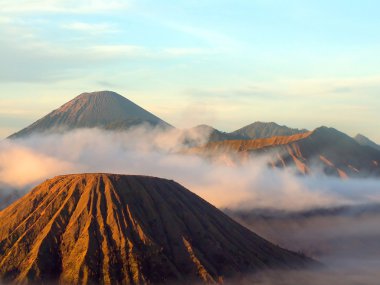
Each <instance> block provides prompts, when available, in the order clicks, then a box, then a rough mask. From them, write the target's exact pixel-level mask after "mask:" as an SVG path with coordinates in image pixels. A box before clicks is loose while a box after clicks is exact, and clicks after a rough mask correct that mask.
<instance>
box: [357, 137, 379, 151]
mask: <svg viewBox="0 0 380 285" xmlns="http://www.w3.org/2000/svg"><path fill="white" fill-rule="evenodd" d="M354 140H355V141H356V142H357V143H359V144H361V145H366V146H370V147H372V148H374V149H377V150H380V145H378V144H377V143H375V142H374V141H372V140H370V139H369V138H367V137H366V136H363V135H362V134H357V135H356V136H355V137H354Z"/></svg>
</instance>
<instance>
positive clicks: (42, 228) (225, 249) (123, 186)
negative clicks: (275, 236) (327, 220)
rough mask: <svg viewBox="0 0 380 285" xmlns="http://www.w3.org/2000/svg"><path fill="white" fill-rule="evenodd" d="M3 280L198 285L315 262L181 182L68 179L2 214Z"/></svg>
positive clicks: (142, 178)
mask: <svg viewBox="0 0 380 285" xmlns="http://www.w3.org/2000/svg"><path fill="white" fill-rule="evenodd" d="M0 225H1V227H0V277H1V278H2V279H3V280H5V281H16V282H25V281H29V282H32V283H33V282H36V283H37V284H41V282H47V281H59V282H60V283H62V284H163V283H166V282H169V281H170V280H175V281H178V282H180V283H179V284H188V283H190V282H192V281H200V282H204V283H216V282H220V281H221V280H223V279H224V278H228V277H231V276H236V275H239V274H241V273H245V272H252V271H257V270H262V269H269V268H283V269H287V268H298V267H302V266H305V265H308V264H310V263H313V262H312V261H311V260H310V259H308V258H306V257H304V256H302V255H299V254H296V253H293V252H291V251H288V250H285V249H283V248H280V247H278V246H275V245H273V244H271V243H270V242H268V241H266V240H264V239H263V238H261V237H259V236H258V235H256V234H254V233H253V232H251V231H249V230H248V229H246V228H245V227H243V226H241V225H240V224H238V223H237V222H235V221H234V220H232V219H231V218H229V217H228V216H226V215H225V214H224V213H222V212H221V211H220V210H218V209H216V208H215V207H214V206H212V205H210V204H209V203H207V202H206V201H204V200H202V199H201V198H199V197H198V196H196V195H195V194H193V193H192V192H190V191H188V190H187V189H185V188H184V187H182V186H181V185H179V184H178V183H176V182H174V181H172V180H166V179H160V178H154V177H146V176H127V175H114V174H76V175H64V176H58V177H55V178H53V179H50V180H47V181H45V182H44V183H42V184H40V185H39V186H37V187H36V188H34V189H33V190H32V191H31V192H30V193H29V194H27V195H26V196H25V197H23V198H21V199H20V200H18V201H17V202H15V203H14V204H13V205H11V206H9V207H8V208H6V209H5V210H3V211H1V212H0Z"/></svg>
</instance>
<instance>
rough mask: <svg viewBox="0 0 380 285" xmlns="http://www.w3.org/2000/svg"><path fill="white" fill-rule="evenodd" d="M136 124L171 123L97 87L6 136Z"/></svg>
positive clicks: (157, 124) (155, 124)
mask: <svg viewBox="0 0 380 285" xmlns="http://www.w3.org/2000/svg"><path fill="white" fill-rule="evenodd" d="M140 124H148V125H151V126H154V127H156V126H158V127H162V128H170V127H171V126H170V125H169V124H168V123H166V122H165V121H163V120H161V119H160V118H158V117H157V116H155V115H153V114H152V113H150V112H148V111H146V110H144V109H143V108H141V107H140V106H138V105H136V104H135V103H133V102H131V101H130V100H128V99H126V98H125V97H123V96H121V95H119V94H117V93H115V92H111V91H99V92H92V93H82V94H80V95H79V96H77V97H75V98H74V99H73V100H71V101H69V102H67V103H66V104H64V105H62V106H61V107H60V108H58V109H56V110H54V111H52V112H51V113H49V114H48V115H46V116H45V117H43V118H41V119H39V120H38V121H36V122H35V123H33V124H31V125H30V126H28V127H26V128H25V129H23V130H21V131H19V132H17V133H15V134H13V135H11V136H10V138H18V137H24V136H27V135H30V134H33V133H43V132H48V131H65V130H70V129H75V128H94V127H98V128H103V129H128V128H130V127H133V126H136V125H140Z"/></svg>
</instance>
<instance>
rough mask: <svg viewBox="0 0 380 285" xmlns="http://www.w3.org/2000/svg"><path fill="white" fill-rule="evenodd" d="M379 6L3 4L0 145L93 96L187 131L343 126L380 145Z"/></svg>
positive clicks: (69, 0)
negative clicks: (125, 103) (124, 101)
mask: <svg viewBox="0 0 380 285" xmlns="http://www.w3.org/2000/svg"><path fill="white" fill-rule="evenodd" d="M378 11H380V3H379V2H378V1H365V0H362V1H341V0H335V1H334V0H330V1H324V0H319V1H314V0H310V1H300V0H288V1H286V0H283V1H279V0H278V1H275V0H250V1H248V0H247V1H226V0H225V1H223V0H222V1H213V0H211V1H206V0H203V1H195V0H188V1H167V0H162V1H148V0H139V1H137V0H125V1H121V0H108V1H103V0H93V1H88V0H87V1H83V0H77V1H74V0H59V1H51V0H13V1H11V0H7V1H4V0H0V62H1V65H0V137H5V136H7V135H9V134H10V133H12V132H14V131H16V130H18V129H20V128H22V127H24V126H26V125H28V124H29V123H31V122H33V121H34V120H36V119H37V118H39V117H41V116H43V115H45V114H46V113H48V112H49V111H51V110H52V109H54V108H56V107H58V106H60V105H62V104H63V103H65V102H66V101H68V100H69V99H71V98H73V97H74V96H76V95H78V94H79V93H82V92H85V91H94V90H105V89H107V90H113V91H116V92H118V93H120V94H122V95H124V96H126V97H128V98H129V99H131V100H133V101H134V102H136V103H137V104H140V105H141V106H143V107H144V108H146V109H148V110H150V111H152V112H153V113H155V114H157V115H158V116H160V117H162V118H163V119H165V120H166V121H168V122H170V123H171V124H173V125H176V126H178V127H190V126H194V125H197V124H200V123H206V124H210V125H213V126H215V127H217V128H219V129H222V130H226V131H230V130H234V129H237V128H240V127H242V126H244V125H246V124H249V123H251V122H254V121H258V120H260V121H276V122H277V123H280V124H286V125H289V126H292V127H299V128H308V129H313V128H315V127H318V126H320V125H327V126H334V127H336V128H338V129H340V130H342V131H344V132H347V133H348V134H350V135H355V134H356V133H358V132H361V133H363V134H365V135H367V136H369V137H371V138H372V139H374V140H376V141H377V142H380V133H379V132H378V129H379V127H380V123H379V122H380V112H379V111H378V110H380V96H379V91H380V71H379V66H380V34H379V33H378V30H379V28H380V17H378Z"/></svg>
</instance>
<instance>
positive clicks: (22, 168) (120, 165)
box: [0, 127, 380, 284]
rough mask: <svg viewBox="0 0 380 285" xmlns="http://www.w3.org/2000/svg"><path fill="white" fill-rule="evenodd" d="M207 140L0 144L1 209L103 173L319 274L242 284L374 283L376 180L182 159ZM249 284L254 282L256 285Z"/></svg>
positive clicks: (135, 136)
mask: <svg viewBox="0 0 380 285" xmlns="http://www.w3.org/2000/svg"><path fill="white" fill-rule="evenodd" d="M207 135H208V134H204V133H190V132H187V133H186V134H185V133H181V132H178V131H167V132H161V131H158V130H154V129H150V128H142V127H140V128H136V129H134V130H130V131H128V132H108V131H102V130H98V129H82V130H75V131H71V132H68V133H64V134H49V135H37V136H32V137H29V138H26V139H17V140H4V141H2V142H0V209H1V208H2V207H4V206H6V205H8V204H9V203H10V202H11V201H12V200H14V199H16V198H17V197H19V196H21V195H23V193H25V191H27V190H30V189H31V187H32V186H35V185H37V184H38V183H40V182H41V181H43V180H45V179H47V178H50V177H53V176H55V175H61V174H68V173H80V172H108V173H122V174H142V175H153V176H159V177H164V178H169V179H173V180H176V181H177V182H179V183H181V184H182V185H184V186H185V187H187V188H188V189H190V190H191V191H193V192H195V193H196V194H198V195H199V196H201V197H203V198H204V199H206V200H207V201H209V202H210V203H212V204H214V205H215V206H217V207H219V208H222V209H228V210H225V211H226V212H227V213H228V214H229V215H230V216H232V217H233V218H235V219H236V220H238V221H239V222H241V223H242V224H244V225H246V226H247V227H249V228H250V229H252V230H253V231H255V232H256V233H258V234H260V235H261V236H263V237H265V238H267V239H269V240H270V241H272V242H274V243H276V244H279V245H281V246H283V247H286V248H288V249H292V250H295V251H300V252H303V253H305V254H307V255H309V256H312V257H314V258H315V259H317V260H319V261H321V262H322V263H323V264H324V265H325V267H324V268H323V269H318V270H309V271H298V272H280V271H277V272H267V273H261V274H259V275H254V276H248V277H246V279H245V280H239V281H237V282H238V283H239V284H241V283H242V282H246V284H252V282H256V283H257V284H378V282H379V280H380V272H379V270H378V269H379V268H380V206H379V205H377V203H379V204H380V180H374V179H366V180H364V179H363V180H354V179H348V180H340V179H338V178H330V177H325V176H319V175H315V176H309V177H301V176H297V175H295V174H294V172H293V170H292V169H287V170H272V169H269V168H268V167H267V159H266V158H265V157H260V158H256V159H253V160H252V161H251V162H245V163H243V164H241V165H231V164H229V163H226V159H220V160H217V161H212V162H211V161H209V160H205V159H202V158H200V157H197V156H191V155H186V154H181V150H182V149H183V147H184V144H185V142H187V141H189V140H192V141H197V142H199V143H202V142H205V141H206V140H207ZM256 283H255V284H256Z"/></svg>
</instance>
